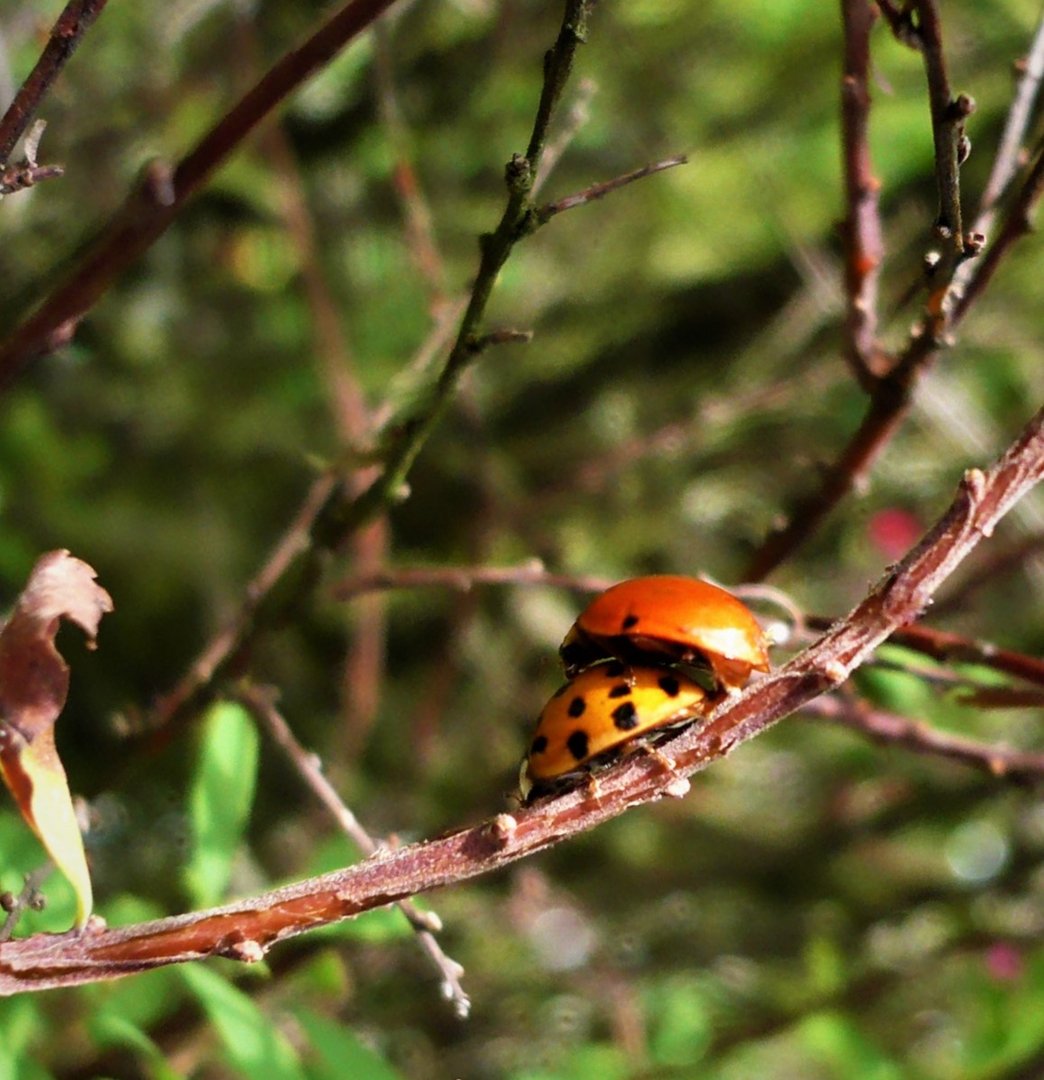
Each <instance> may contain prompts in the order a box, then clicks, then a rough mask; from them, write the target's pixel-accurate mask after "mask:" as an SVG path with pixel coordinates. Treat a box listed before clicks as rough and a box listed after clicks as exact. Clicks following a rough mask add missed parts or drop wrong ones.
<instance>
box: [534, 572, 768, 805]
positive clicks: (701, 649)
mask: <svg viewBox="0 0 1044 1080" xmlns="http://www.w3.org/2000/svg"><path fill="white" fill-rule="evenodd" d="M560 653H561V657H562V663H563V666H564V667H565V672H566V677H567V678H568V679H569V682H567V683H566V684H565V686H563V687H562V688H561V689H560V690H558V692H557V693H556V694H555V695H554V697H552V698H551V700H550V701H549V702H548V703H547V705H545V706H544V710H543V712H542V713H541V714H540V719H539V720H538V721H537V726H536V731H535V732H534V733H533V739H532V742H531V743H530V746H529V753H528V755H527V756H526V760H525V761H524V762H523V763H522V770H521V773H520V777H519V787H520V789H521V794H522V798H523V800H524V801H525V802H531V801H532V800H533V799H535V798H536V797H537V796H539V795H544V794H548V793H550V792H553V791H555V790H558V789H559V788H562V787H565V786H567V785H568V784H570V783H572V782H573V781H574V780H575V779H576V778H577V777H578V776H579V775H582V774H584V773H587V772H590V770H592V769H593V768H596V767H597V766H599V765H601V764H604V763H605V762H606V761H608V760H610V759H611V758H613V757H615V756H616V755H618V754H619V753H620V751H621V749H622V748H623V747H624V746H625V744H627V743H629V742H630V741H631V740H633V739H634V738H636V737H637V736H639V735H645V733H647V732H651V731H655V732H656V733H657V734H662V732H664V731H665V730H668V729H670V728H673V727H677V726H681V725H684V724H689V723H691V722H692V721H693V720H696V719H698V718H699V717H700V716H703V715H706V714H707V713H709V712H710V711H711V709H712V708H713V707H714V706H715V705H716V704H717V703H718V702H719V701H720V700H721V699H722V697H723V696H724V695H726V694H727V693H729V692H730V691H734V690H737V689H739V688H740V687H741V686H743V685H744V683H746V681H747V679H748V678H749V677H750V673H751V672H752V671H768V670H769V661H768V654H767V652H766V648H765V638H764V635H763V634H762V632H761V627H760V626H759V625H758V622H757V620H756V619H755V618H754V616H753V615H752V614H751V613H750V611H749V610H748V609H747V607H746V606H745V605H744V604H742V603H741V602H740V601H739V600H737V599H736V598H735V597H734V596H732V595H731V594H730V593H727V592H726V591H725V590H724V589H719V588H718V587H717V586H716V585H709V584H708V583H707V582H705V581H697V580H695V579H694V578H687V577H675V576H670V575H658V576H654V577H641V578H633V579H632V580H630V581H622V582H620V584H618V585H614V586H613V587H612V588H611V589H607V590H606V591H605V592H604V593H602V594H601V595H600V596H597V597H595V599H594V600H592V601H591V603H590V604H589V605H588V606H587V607H586V608H585V609H584V610H583V611H582V612H581V613H580V616H579V618H578V619H577V620H576V622H575V623H574V624H573V627H572V629H571V630H570V631H569V633H568V634H566V637H565V640H564V641H563V642H562V648H561V650H560Z"/></svg>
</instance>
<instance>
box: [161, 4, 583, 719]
mask: <svg viewBox="0 0 1044 1080" xmlns="http://www.w3.org/2000/svg"><path fill="white" fill-rule="evenodd" d="M592 4H593V0H566V3H565V11H564V16H563V20H562V27H561V29H560V31H559V35H558V39H557V41H556V43H555V45H554V46H553V47H552V49H551V50H550V52H549V53H548V56H547V57H546V59H545V65H544V84H543V88H542V90H541V96H540V104H539V106H538V109H537V117H536V120H535V121H534V125H533V132H532V135H531V137H530V142H529V148H530V151H529V152H530V154H531V155H532V154H535V155H536V156H535V157H523V156H522V155H517V154H516V155H515V156H514V157H513V158H512V160H511V161H510V162H509V164H508V167H507V171H506V173H507V174H506V182H507V188H508V198H507V205H506V207H505V210H504V212H503V215H502V216H501V220H500V223H499V224H498V225H497V228H496V230H495V231H494V232H493V233H490V234H487V235H486V236H484V237H483V238H482V243H481V257H480V261H479V270H478V274H477V276H476V278H475V282H474V285H473V288H472V291H471V295H470V297H469V299H468V302H467V305H466V307H465V310H464V313H463V315H462V316H461V319H460V323H459V326H458V327H457V332H456V338H455V340H454V342H453V345H452V347H451V348H450V352H449V355H448V357H447V358H446V361H445V363H444V365H443V367H442V370H441V372H440V373H439V375H438V377H437V379H436V380H435V382H434V385H433V386H429V387H427V388H426V389H427V393H425V394H424V395H423V398H422V400H421V401H420V403H419V404H417V403H414V404H413V405H412V407H411V410H410V412H409V413H408V414H407V415H405V416H402V417H399V418H395V417H392V416H388V418H387V424H388V426H389V429H390V430H388V431H387V434H386V439H385V442H384V445H383V447H382V448H381V454H380V461H381V463H380V467H379V469H378V470H377V476H376V478H375V479H374V480H373V482H372V483H371V484H370V486H369V487H368V488H367V489H366V490H365V491H363V492H362V493H361V494H357V493H356V492H355V490H354V489H353V487H352V485H351V484H350V483H345V482H339V483H338V482H333V481H330V482H327V481H326V480H324V481H323V484H324V488H323V490H324V492H325V502H324V503H323V504H322V505H321V506H319V507H316V505H315V503H314V502H313V499H312V495H310V496H309V498H308V500H307V501H306V508H307V515H306V513H305V508H303V509H302V511H301V512H300V513H299V515H298V518H297V520H296V521H295V523H294V525H293V526H291V529H290V530H289V531H288V533H287V535H286V537H284V540H283V541H281V543H280V549H279V550H277V552H276V553H275V554H274V555H273V557H272V558H270V559H269V561H268V563H266V566H265V568H264V570H263V571H262V573H261V575H259V577H258V579H257V580H256V581H255V583H254V585H253V586H252V587H251V589H250V591H249V593H248V596H247V598H246V600H245V601H244V603H243V605H242V607H241V609H240V611H239V612H237V614H236V615H235V616H234V618H233V620H232V621H231V622H230V624H229V625H228V626H227V627H226V628H225V629H223V630H222V631H221V633H220V634H219V635H218V636H217V637H216V638H215V639H214V640H213V641H212V642H211V643H210V644H209V645H208V646H207V647H206V649H205V650H204V653H203V654H202V656H201V657H200V659H199V660H197V662H196V663H195V664H194V665H193V669H192V670H190V671H189V673H188V674H187V675H186V676H185V678H183V679H182V681H181V682H180V683H179V684H178V686H177V687H175V689H174V691H173V692H172V693H171V694H169V695H167V697H166V698H165V699H163V701H162V702H160V704H159V706H158V707H157V709H156V710H155V714H154V718H153V719H154V722H155V723H157V724H163V723H166V722H169V720H170V719H171V718H172V717H173V715H174V714H175V713H176V712H178V711H179V710H180V709H181V708H182V707H183V706H184V705H185V704H186V703H187V702H188V701H189V700H191V699H192V698H193V697H194V696H195V695H196V694H197V692H199V691H201V690H202V689H203V688H204V687H205V686H206V685H207V684H209V683H210V682H211V681H212V680H213V679H214V677H215V675H216V674H217V673H218V671H219V670H221V669H223V668H224V667H225V666H226V664H227V662H228V661H229V660H231V659H232V658H233V657H234V656H235V655H236V654H237V653H238V652H240V651H242V649H243V647H244V646H245V645H246V643H247V642H248V641H249V639H250V636H251V635H252V634H253V633H254V632H255V630H256V627H257V625H258V616H259V611H260V608H261V603H262V600H265V599H267V598H269V597H271V598H272V599H271V603H272V607H271V608H270V609H269V614H268V619H269V621H270V622H271V621H275V620H276V619H277V618H278V617H280V616H281V615H282V614H285V606H286V605H287V604H288V603H301V602H303V601H304V600H305V599H306V598H307V597H308V596H309V595H310V594H311V589H312V587H313V586H314V584H315V582H316V581H317V580H318V574H319V569H320V563H321V558H322V554H323V553H324V552H328V551H332V550H336V549H337V548H339V547H340V546H341V545H342V544H343V543H344V541H345V539H346V538H347V537H349V536H351V535H352V534H353V533H354V532H355V531H357V530H358V529H359V528H360V527H362V526H364V525H366V524H367V523H368V522H370V521H372V520H373V518H374V517H376V516H377V515H378V514H381V513H383V512H384V511H385V510H386V509H387V508H388V507H389V506H391V505H393V504H395V503H396V502H398V501H401V499H402V498H404V497H405V496H406V495H407V494H408V488H407V486H406V478H407V476H408V475H409V471H410V469H411V467H412V465H413V462H414V460H415V458H416V457H417V455H418V454H419V453H420V451H421V448H422V447H423V446H424V444H425V442H426V441H427V439H428V436H429V435H430V434H431V432H432V431H433V430H434V429H435V426H436V424H437V423H438V422H439V420H440V418H441V416H442V414H443V411H444V410H445V408H446V407H447V405H448V403H449V402H450V400H452V398H453V395H454V393H455V392H456V390H457V388H458V385H459V383H460V380H461V378H462V377H463V375H464V372H465V370H466V369H467V368H468V367H469V366H470V365H471V364H472V363H473V362H474V361H475V359H476V358H477V356H478V355H479V354H480V352H481V351H482V349H483V348H485V347H486V346H487V345H489V344H491V343H496V342H498V341H500V340H501V338H503V340H505V341H514V340H517V339H518V332H517V331H508V332H506V336H505V335H504V334H502V333H499V332H495V333H494V334H493V335H485V336H483V335H480V334H479V327H480V324H481V321H482V319H483V318H484V315H485V311H486V306H487V304H488V302H489V298H490V296H491V295H492V291H493V287H494V284H495V282H496V279H497V276H498V275H499V272H500V270H501V268H502V267H503V265H504V263H505V262H506V261H507V259H508V257H509V256H510V254H511V251H512V250H513V248H514V246H515V245H516V244H517V243H518V242H519V241H520V240H522V239H523V238H524V237H525V236H527V235H528V234H529V233H530V232H531V231H532V230H533V229H534V228H536V227H537V224H538V223H536V222H535V221H534V218H533V209H534V208H533V206H532V203H531V199H530V188H531V184H532V177H533V170H534V169H535V168H536V167H537V166H538V164H539V153H540V147H542V146H543V143H544V140H545V138H546V135H547V125H548V123H549V121H550V118H551V115H552V112H553V106H554V104H555V103H556V102H557V101H558V98H559V97H560V95H561V93H562V90H563V88H564V85H565V77H566V75H567V74H568V72H569V70H570V69H571V67H572V61H573V55H574V54H575V52H576V49H577V48H578V47H579V45H580V44H581V42H582V41H583V38H584V35H585V33H586V27H587V17H588V13H589V10H590V8H591V6H592ZM315 491H316V488H315V487H313V492H315ZM306 530H307V535H305V532H306ZM287 547H289V550H288V552H286V553H284V552H283V549H284V548H287ZM295 569H296V570H297V571H298V574H299V576H298V580H297V585H296V587H291V586H289V585H287V582H286V580H284V578H285V577H286V576H287V575H289V574H290V573H291V572H292V571H293V570H295ZM277 585H278V586H281V588H280V590H279V596H278V597H277V596H275V590H276V586H277ZM288 598H290V599H288ZM281 605H282V606H281Z"/></svg>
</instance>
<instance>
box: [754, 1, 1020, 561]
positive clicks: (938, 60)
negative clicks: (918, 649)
mask: <svg viewBox="0 0 1044 1080" xmlns="http://www.w3.org/2000/svg"><path fill="white" fill-rule="evenodd" d="M878 6H879V7H880V8H881V10H882V11H883V12H884V14H885V16H886V18H888V19H889V22H890V23H892V26H893V29H896V27H897V26H898V25H900V24H901V26H902V27H903V28H904V34H903V36H902V40H904V41H906V42H907V44H913V45H914V46H915V47H917V48H918V49H920V51H921V52H922V53H923V54H924V62H925V71H926V73H927V77H928V86H929V99H930V103H931V114H932V131H933V140H934V145H935V163H936V183H937V187H938V189H939V216H938V219H937V222H936V232H937V234H938V237H939V239H940V240H941V241H942V242H943V245H944V250H943V253H942V254H941V255H939V258H938V259H937V261H936V262H935V263H934V264H933V269H932V278H931V280H932V284H931V289H930V293H929V297H928V300H927V303H926V305H925V309H924V315H923V318H922V321H921V322H920V324H919V325H918V326H916V327H915V328H914V331H913V333H912V334H911V336H910V340H909V342H908V343H907V346H906V348H905V349H904V351H903V352H902V353H901V354H900V355H899V356H898V357H897V358H896V359H895V361H894V364H893V365H892V367H891V369H890V370H889V371H888V372H887V374H885V375H884V376H883V377H881V378H880V379H878V380H877V383H876V385H875V386H874V392H873V396H872V398H871V401H870V405H869V407H868V409H867V412H866V415H865V416H864V418H863V422H862V423H861V424H860V426H859V429H858V430H857V431H856V432H855V434H854V435H853V436H852V438H851V439H850V440H849V443H848V446H847V447H845V449H844V450H843V451H842V452H841V455H840V457H839V458H838V459H837V461H836V462H835V463H834V464H833V465H832V466H830V468H828V469H827V470H825V471H824V473H823V478H822V481H821V483H820V486H819V490H818V491H816V492H814V493H813V494H811V495H809V496H808V497H807V498H805V499H803V500H801V501H800V502H799V503H798V505H797V506H795V507H794V508H793V510H792V511H791V513H790V514H789V520H788V522H787V524H786V525H785V526H784V527H783V528H782V529H779V530H778V531H776V532H774V533H772V534H770V535H769V536H768V537H766V539H765V541H764V543H763V544H762V545H761V547H760V548H759V549H758V551H757V552H756V553H755V554H754V556H753V558H752V559H751V562H750V564H749V566H748V568H747V572H746V574H745V577H747V578H748V579H749V580H756V579H760V578H763V577H765V576H766V575H768V574H770V573H771V572H772V571H773V570H774V569H775V568H776V567H777V566H779V565H780V563H782V562H783V561H784V560H785V559H787V558H789V557H790V555H791V554H792V553H793V552H794V551H795V550H796V549H797V548H798V547H800V546H801V545H802V544H803V543H804V542H805V541H806V540H807V539H808V538H809V537H811V536H813V535H814V534H815V533H816V531H817V530H818V529H819V526H820V525H821V524H822V522H823V521H824V519H825V518H826V517H827V515H828V514H830V512H831V511H832V510H833V509H834V507H835V506H837V504H838V503H839V502H841V500H842V499H843V498H845V496H846V495H848V493H849V492H850V491H852V490H853V489H855V488H858V487H860V486H861V485H862V484H864V483H865V482H866V480H867V478H868V476H869V474H870V472H871V471H872V469H873V467H874V465H875V463H876V461H877V459H878V458H879V457H880V455H881V454H882V453H883V452H884V450H885V448H886V447H887V446H888V444H889V443H890V442H891V440H892V438H893V436H894V435H895V433H896V432H897V431H898V430H899V428H900V427H901V426H902V424H903V421H904V420H905V419H906V414H907V413H908V412H909V409H910V403H911V398H912V394H913V390H914V388H915V386H916V385H917V383H918V382H919V380H920V379H921V378H922V377H923V375H924V374H925V373H926V372H927V371H928V370H929V369H930V368H931V366H932V364H933V363H934V362H935V360H936V359H937V356H938V353H939V351H940V349H942V348H943V347H944V346H947V345H949V344H951V343H952V331H953V330H954V329H955V328H956V326H957V324H958V323H959V322H960V320H961V319H962V318H963V317H964V315H965V314H966V312H967V310H968V307H969V306H970V303H971V301H972V300H973V299H974V297H975V296H977V295H978V294H979V293H980V292H981V291H982V289H983V288H984V287H985V285H986V284H987V283H988V281H989V277H990V275H991V274H992V270H993V268H994V265H993V264H991V265H986V263H987V260H981V262H982V264H983V265H977V266H976V268H975V272H974V276H973V278H972V284H971V285H970V286H969V288H968V290H967V292H966V294H965V295H964V296H963V297H960V298H958V296H957V290H956V289H955V288H954V287H953V283H954V279H955V275H956V272H957V269H958V267H959V265H960V264H961V261H962V260H963V259H964V258H966V257H967V256H968V255H970V254H975V253H977V251H978V245H979V239H978V238H977V237H975V238H973V239H972V243H971V246H969V245H968V244H966V239H967V238H966V237H965V236H964V235H963V232H962V226H961V208H960V185H959V179H958V170H959V167H960V162H961V161H962V160H963V156H964V155H965V154H966V152H967V144H966V141H965V138H964V120H965V118H966V117H967V116H968V115H969V114H970V112H971V111H972V109H973V108H974V103H973V102H972V101H971V99H970V98H968V97H966V96H964V95H961V96H960V97H958V98H957V99H952V98H951V96H950V89H949V80H948V77H947V75H946V65H945V59H944V57H943V52H942V31H941V26H940V22H939V16H938V10H937V7H936V4H935V0H911V3H910V4H909V5H906V6H904V8H903V9H902V11H901V12H900V11H899V10H898V9H896V8H895V7H894V5H890V4H879V5H878ZM911 13H916V16H917V18H916V21H911ZM907 32H908V33H909V34H910V35H912V39H911V40H907V37H906V33H907ZM1036 197H1039V191H1038V192H1037V193H1036V195H1035V196H1034V199H1033V201H1035V198H1036ZM1009 220H1010V219H1009ZM1026 222H1028V218H1026ZM1027 228H1028V224H1026V225H1025V227H1023V228H1022V229H1021V231H1017V229H1016V228H1015V227H1014V226H1013V227H1012V235H1011V237H1010V239H1008V242H1007V243H1006V244H1005V245H1004V246H1003V247H1002V249H1001V250H1000V251H999V252H997V253H996V254H995V259H994V263H995V262H999V260H1000V259H1001V258H1003V257H1004V255H1005V254H1006V253H1007V249H1008V248H1009V247H1010V246H1011V243H1012V242H1014V240H1015V239H1017V238H1018V236H1021V235H1023V234H1024V233H1025V231H1026V230H1027ZM996 246H997V245H994V247H995V248H996ZM936 254H938V253H936ZM991 254H993V252H992V251H991Z"/></svg>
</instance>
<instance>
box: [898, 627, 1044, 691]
mask: <svg viewBox="0 0 1044 1080" xmlns="http://www.w3.org/2000/svg"><path fill="white" fill-rule="evenodd" d="M891 640H892V641H893V642H894V643H895V644H896V645H905V646H906V647H907V648H908V649H914V650H916V651H917V652H919V653H923V654H924V655H925V656H930V657H932V659H933V660H939V661H942V662H944V663H953V662H955V661H956V662H959V663H965V664H981V665H982V666H983V667H988V668H992V669H993V670H994V671H1002V672H1004V674H1005V675H1012V676H1014V677H1015V678H1017V679H1024V680H1025V681H1026V682H1029V683H1033V684H1034V685H1036V686H1044V660H1041V659H1040V658H1039V657H1036V656H1027V655H1026V654H1025V653H1018V652H1012V651H1011V650H1010V649H1001V648H998V647H997V646H996V645H992V644H990V643H989V642H985V641H973V640H972V639H970V638H966V637H964V636H963V635H961V634H952V633H950V632H949V631H946V630H936V629H935V628H933V627H931V626H924V625H921V624H917V625H914V626H904V627H903V629H902V630H899V631H897V632H896V633H895V634H893V635H892V638H891Z"/></svg>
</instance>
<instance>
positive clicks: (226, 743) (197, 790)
mask: <svg viewBox="0 0 1044 1080" xmlns="http://www.w3.org/2000/svg"><path fill="white" fill-rule="evenodd" d="M257 758H258V737H257V729H256V728H255V727H254V723H253V721H252V720H251V718H250V715H249V714H248V713H247V711H246V710H245V709H243V708H242V707H241V706H239V705H235V704H232V703H229V702H219V703H218V704H216V705H214V706H213V707H212V708H211V709H210V711H209V712H208V713H207V717H206V720H205V721H204V725H203V751H202V754H201V755H200V760H199V765H198V766H197V769H196V776H195V782H194V783H193V785H192V790H191V792H190V795H189V821H190V823H191V828H192V837H193V849H192V857H191V859H190V860H189V863H188V866H187V867H186V868H185V883H186V885H187V887H188V890H189V894H190V896H191V898H192V903H193V904H194V905H195V906H197V907H210V906H211V905H213V904H217V903H219V902H220V901H221V900H222V899H223V898H224V896H225V891H226V889H227V888H228V882H229V879H230V877H231V874H232V860H233V857H234V856H235V853H236V851H237V850H238V849H239V845H240V843H241V842H242V839H243V833H244V831H245V829H246V825H247V822H248V820H249V818H250V809H251V806H252V805H253V801H254V789H255V787H256V783H257Z"/></svg>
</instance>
